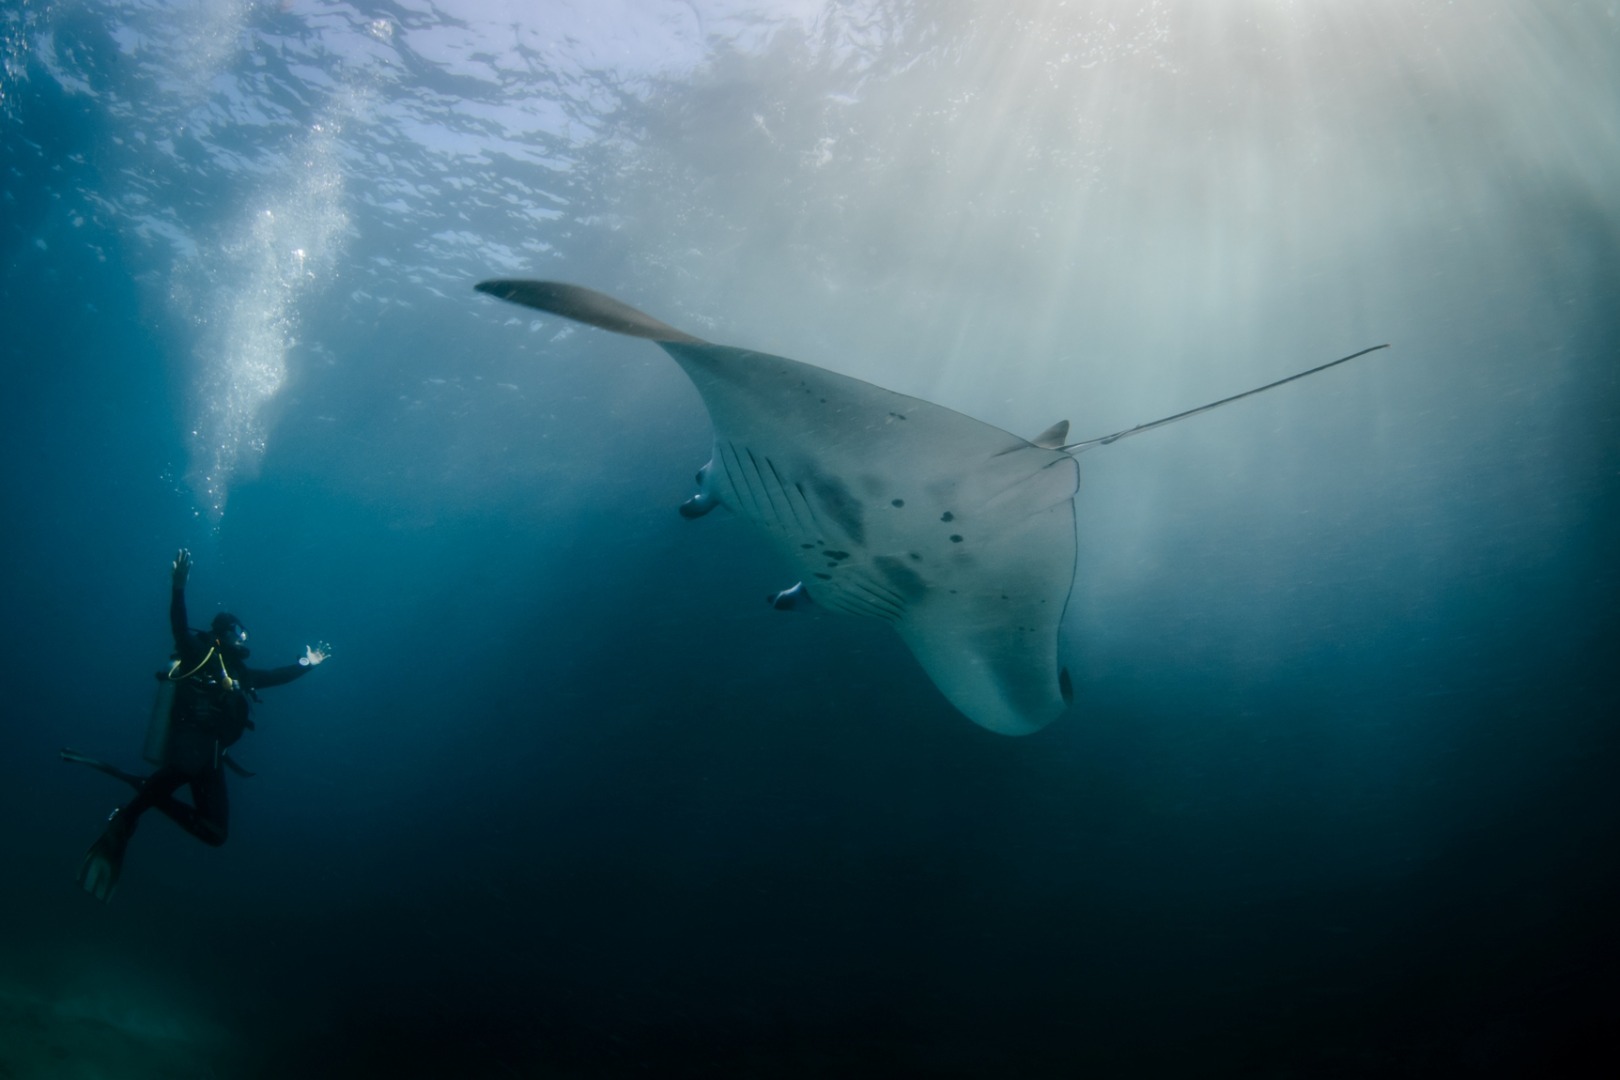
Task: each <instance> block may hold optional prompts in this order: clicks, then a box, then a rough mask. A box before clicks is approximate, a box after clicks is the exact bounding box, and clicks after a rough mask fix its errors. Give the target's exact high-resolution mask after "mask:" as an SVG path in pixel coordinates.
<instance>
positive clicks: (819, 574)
mask: <svg viewBox="0 0 1620 1080" xmlns="http://www.w3.org/2000/svg"><path fill="white" fill-rule="evenodd" d="M816 577H818V578H820V579H821V580H822V581H831V580H832V575H831V574H823V573H822V572H821V571H819V570H818V571H816Z"/></svg>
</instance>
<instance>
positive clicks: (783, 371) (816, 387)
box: [477, 281, 1385, 735]
mask: <svg viewBox="0 0 1620 1080" xmlns="http://www.w3.org/2000/svg"><path fill="white" fill-rule="evenodd" d="M477 288H478V290H479V291H480V292H485V293H489V294H490V295H491V296H495V297H499V298H500V299H502V300H509V301H511V302H513V303H517V304H523V305H525V306H527V307H532V308H538V309H539V310H541V311H545V312H550V313H552V314H555V315H561V316H563V317H564V318H568V319H573V320H575V321H577V322H582V323H586V324H588V325H591V326H597V327H600V328H602V329H604V330H611V331H613V332H615V333H620V334H628V335H630V336H633V337H641V338H648V339H650V340H652V341H655V342H657V343H658V345H659V346H660V347H662V348H663V350H664V351H665V352H667V353H668V354H669V355H670V356H671V357H672V358H674V360H675V362H676V363H677V364H679V365H680V366H681V370H683V371H685V372H686V375H687V377H688V378H690V379H691V380H692V383H693V385H695V386H696V387H697V391H698V394H699V395H700V396H701V397H702V398H703V403H704V405H705V406H706V407H707V408H708V411H709V419H710V420H711V422H712V423H713V425H714V455H713V457H712V459H711V460H710V461H709V463H708V464H707V465H705V466H704V467H703V468H702V469H701V470H700V471H699V473H698V484H699V491H698V494H696V495H695V496H693V497H692V498H691V499H690V500H689V501H688V502H687V503H686V504H685V505H683V506H682V507H681V513H682V514H684V515H685V516H687V517H701V516H702V515H703V514H706V513H708V512H709V511H710V510H712V509H713V508H714V507H716V506H725V507H727V508H728V509H730V510H732V511H733V512H735V513H737V514H739V515H741V516H742V517H743V518H744V519H746V520H747V521H748V522H749V523H750V524H752V525H754V526H756V527H757V528H758V529H759V530H760V531H761V532H763V533H764V534H765V536H766V537H767V538H769V540H770V541H771V543H772V545H773V546H774V547H775V548H776V550H777V552H778V553H779V554H780V555H782V556H783V557H784V558H785V559H787V560H788V561H789V562H790V563H791V564H793V565H794V566H795V567H796V568H797V569H798V571H799V573H800V575H801V576H802V579H803V580H802V581H801V582H800V583H799V584H798V585H795V586H794V587H793V588H791V589H787V590H784V591H783V592H781V593H778V594H776V595H775V596H773V597H772V598H771V602H772V603H773V604H775V605H776V606H777V607H782V608H786V607H791V606H793V604H794V603H795V602H796V601H801V600H803V599H804V598H805V597H806V596H807V595H808V596H811V597H814V599H815V600H816V602H818V603H820V604H821V605H823V606H825V607H828V608H831V609H833V610H835V611H842V612H847V613H849V614H851V615H863V616H867V617H869V618H874V619H881V620H883V621H884V622H887V623H889V624H891V625H892V626H893V627H894V628H895V630H896V631H897V632H898V633H899V634H900V637H901V639H902V640H904V641H905V643H906V645H907V646H908V647H909V648H910V649H911V652H912V654H913V655H914V656H916V658H917V661H918V662H919V663H920V664H921V665H922V667H923V670H924V671H926V672H927V673H928V676H929V678H931V679H932V680H933V681H934V685H936V686H938V687H939V689H940V691H941V692H942V693H943V694H944V695H945V697H946V698H947V699H949V700H950V702H951V704H952V705H954V706H956V708H957V709H959V710H961V712H962V713H963V714H965V715H966V716H967V717H968V718H969V719H971V720H973V721H974V722H975V723H977V724H980V725H982V726H983V727H986V728H989V729H990V730H991V731H996V732H1000V733H1001V734H1004V735H1027V734H1029V733H1031V732H1034V731H1038V730H1040V729H1041V728H1043V727H1045V726H1046V725H1047V724H1049V723H1051V722H1052V721H1053V720H1054V719H1056V718H1057V717H1058V716H1059V715H1061V714H1062V713H1063V712H1064V710H1065V709H1067V708H1068V706H1069V703H1070V701H1071V700H1072V698H1073V690H1072V688H1071V686H1070V682H1069V674H1068V672H1067V670H1065V669H1064V668H1063V667H1062V665H1061V664H1060V663H1059V660H1058V630H1059V628H1060V626H1061V625H1062V622H1063V611H1064V607H1065V606H1066V604H1067V603H1068V597H1069V592H1070V587H1071V585H1072V584H1073V580H1074V566H1075V552H1076V547H1075V519H1074V494H1075V492H1076V491H1077V490H1078V489H1079V485H1080V470H1079V465H1078V463H1077V462H1076V461H1075V459H1074V455H1075V454H1076V453H1078V452H1080V451H1081V450H1084V449H1086V448H1088V447H1090V446H1097V445H1103V444H1106V443H1110V442H1114V441H1116V440H1118V439H1121V438H1124V437H1125V436H1127V435H1134V434H1138V433H1140V432H1142V431H1147V430H1149V429H1151V428H1154V427H1158V426H1161V425H1163V424H1167V423H1170V422H1172V421H1175V420H1180V419H1183V418H1185V417H1187V416H1191V415H1193V414H1194V413H1198V412H1204V411H1206V410H1208V409H1212V408H1215V407H1216V406H1219V405H1224V404H1227V403H1228V402H1231V401H1236V400H1237V399H1238V398H1241V397H1247V396H1249V395H1250V394H1257V393H1259V392H1260V391H1262V390H1269V389H1271V388H1272V387H1273V386H1280V385H1281V384H1282V383H1285V382H1291V381H1293V380H1294V379H1299V378H1303V377H1304V376H1306V375H1310V374H1314V373H1315V372H1317V371H1322V370H1324V369H1326V368H1329V367H1332V366H1334V365H1335V364H1341V363H1344V362H1345V361H1346V360H1353V359H1355V357H1357V356H1362V355H1365V354H1366V353H1368V352H1372V351H1374V349H1378V348H1384V347H1385V346H1382V345H1380V346H1375V347H1374V349H1364V350H1362V352H1359V353H1355V354H1353V355H1352V356H1346V357H1343V358H1341V359H1339V360H1334V361H1332V362H1331V363H1328V364H1323V365H1321V366H1320V367H1316V368H1312V369H1311V370H1310V371H1304V372H1300V373H1299V374H1298V375H1291V376H1289V377H1288V378H1286V379H1281V380H1278V381H1277V382H1275V383H1270V384H1268V385H1266V386H1262V387H1258V388H1256V389H1254V390H1249V391H1245V392H1244V393H1242V394H1237V395H1234V396H1233V397H1230V398H1225V399H1223V400H1221V401H1217V402H1212V403H1211V404H1209V405H1204V406H1200V407H1199V408H1197V409H1191V410H1188V411H1187V412H1184V413H1178V414H1176V415H1175V416H1170V417H1165V418H1164V419H1162V420H1156V421H1153V422H1152V423H1150V424H1142V425H1139V426H1138V427H1135V428H1131V429H1128V430H1126V431H1122V432H1116V433H1114V434H1112V435H1107V436H1103V437H1101V438H1097V439H1088V440H1085V441H1083V442H1078V443H1068V444H1065V443H1064V442H1063V439H1064V437H1065V436H1066V435H1067V433H1068V428H1069V425H1068V422H1067V421H1063V422H1061V423H1058V424H1055V425H1053V426H1052V427H1051V428H1049V429H1048V430H1046V431H1044V432H1042V433H1041V434H1040V435H1037V436H1036V437H1035V438H1034V439H1033V440H1029V439H1022V438H1019V437H1018V436H1016V435H1012V434H1010V433H1008V432H1005V431H1002V430H1001V429H1000V428H996V427H992V426H991V425H989V424H985V423H981V422H980V421H978V420H975V419H973V418H972V417H969V416H964V415H963V414H961V413H959V412H954V411H952V410H951V409H947V408H945V407H943V406H940V405H935V404H932V403H930V402H927V401H922V400H921V399H919V398H914V397H907V396H906V395H905V394H897V393H895V392H894V391H892V390H884V389H883V388H881V387H877V386H873V385H872V384H871V383H866V382H862V381H861V380H859V379H852V378H850V377H848V376H845V375H838V374H835V373H833V372H830V371H826V370H823V369H822V368H818V367H814V366H812V365H810V364H803V363H800V362H798V361H796V360H789V359H786V358H784V357H780V356H771V355H769V354H767V353H758V352H750V351H748V350H746V349H736V348H731V347H729V346H726V345H712V344H710V343H708V342H706V341H703V340H701V339H699V338H695V337H693V336H691V335H690V334H685V333H682V332H681V331H679V330H677V329H675V328H674V327H672V326H668V325H666V324H664V323H661V322H659V321H658V320H656V319H654V318H652V317H650V316H648V315H645V314H643V313H641V312H639V311H637V310H635V309H634V308H631V307H629V306H627V305H625V304H623V303H620V302H619V301H617V300H615V299H613V298H612V297H610V296H607V295H605V294H603V293H599V292H595V291H593V290H591V289H585V288H581V287H580V286H577V285H564V284H560V283H556V282H541V281H485V282H482V283H480V284H479V285H478V286H477Z"/></svg>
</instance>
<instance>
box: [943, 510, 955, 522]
mask: <svg viewBox="0 0 1620 1080" xmlns="http://www.w3.org/2000/svg"><path fill="white" fill-rule="evenodd" d="M939 520H941V521H955V520H956V515H955V514H953V513H951V512H950V511H949V510H947V511H945V512H944V513H943V514H941V515H939Z"/></svg>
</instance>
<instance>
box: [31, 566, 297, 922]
mask: <svg viewBox="0 0 1620 1080" xmlns="http://www.w3.org/2000/svg"><path fill="white" fill-rule="evenodd" d="M173 570H174V575H173V589H172V591H171V593H170V598H169V625H170V627H171V629H172V630H173V632H174V649H175V655H174V663H173V664H172V666H171V667H170V668H169V670H168V672H167V673H159V675H158V678H159V679H160V680H164V682H163V684H162V685H163V689H164V691H171V690H172V694H168V693H165V694H164V695H163V696H161V697H160V698H159V703H158V707H157V709H156V710H154V715H153V729H152V730H151V731H149V732H148V737H147V760H149V761H151V762H152V763H153V764H154V765H156V766H157V767H158V768H157V771H156V772H154V773H152V774H151V775H150V776H146V777H141V776H136V775H135V774H133V773H127V772H124V771H123V770H122V769H119V768H116V767H114V766H112V765H108V764H106V763H104V762H101V761H96V760H95V759H93V758H89V757H86V756H85V755H83V754H80V753H78V752H77V751H74V750H63V751H62V759H63V760H64V761H71V762H75V763H77V764H82V765H89V766H91V767H92V768H95V769H99V770H100V771H101V772H104V773H107V774H108V775H109V776H113V777H116V778H117V779H119V780H122V781H124V782H125V783H127V784H129V785H130V786H131V787H133V788H134V789H135V797H134V798H133V799H131V800H130V801H129V802H128V803H126V804H125V805H123V806H121V807H119V808H118V809H116V810H114V811H113V812H112V814H111V816H110V817H108V819H107V827H106V829H105V830H103V831H102V834H101V836H100V838H99V839H97V840H96V842H95V843H93V844H91V845H90V850H89V851H88V852H86V853H85V856H84V862H83V863H82V864H81V865H80V867H79V884H81V885H83V886H84V889H85V891H86V892H88V893H90V894H91V895H92V896H94V897H95V898H96V899H97V900H102V901H106V900H109V899H111V898H112V894H113V889H114V888H115V887H116V886H117V884H118V874H119V871H120V870H121V869H122V867H123V861H124V848H125V846H126V845H128V843H129V838H130V836H132V835H133V834H134V832H135V826H136V824H137V823H138V822H139V821H140V817H141V815H142V814H144V813H145V812H146V811H147V810H149V809H153V808H156V809H157V810H159V811H161V812H162V813H163V814H165V815H166V816H168V817H169V818H171V819H172V820H173V821H174V822H175V824H177V825H179V826H180V827H181V828H182V829H184V830H186V832H188V833H190V834H191V835H193V836H195V837H196V838H197V839H199V840H201V841H202V842H203V843H205V844H208V845H210V846H211V847H218V846H219V845H221V844H223V843H224V842H225V837H226V834H227V831H228V827H229V820H230V818H229V809H230V808H229V804H228V802H227V801H226V795H225V768H226V767H230V768H231V769H232V770H234V771H236V772H237V773H239V774H241V775H243V776H251V775H252V774H251V773H249V772H247V771H246V770H245V769H243V768H242V767H241V766H240V765H237V764H236V762H234V761H232V760H231V758H230V757H229V756H228V754H227V753H226V751H227V749H228V748H229V747H230V746H231V745H232V744H234V743H235V742H236V741H237V740H238V739H240V738H241V737H242V733H243V732H244V731H246V730H247V729H249V728H251V727H252V726H253V721H252V720H250V719H248V706H249V700H250V699H251V700H253V701H257V700H258V695H257V694H256V693H254V691H256V690H262V689H264V688H265V687H268V686H280V685H282V684H283V683H289V682H292V681H293V680H294V679H297V678H299V677H301V676H303V675H305V674H307V673H308V672H309V671H310V670H311V669H312V668H314V667H316V666H318V665H319V664H320V663H321V662H322V661H323V660H325V659H326V658H327V655H328V647H327V646H325V645H318V646H316V647H313V648H311V647H309V646H305V648H304V655H303V656H301V657H300V658H299V659H298V662H297V663H296V664H289V665H287V666H286V667H278V668H271V669H270V670H268V671H260V670H257V669H255V668H250V667H248V666H247V662H246V661H247V657H248V647H247V630H246V629H244V628H243V626H242V623H241V620H239V619H238V618H237V617H236V616H235V615H232V614H230V613H229V612H224V611H222V612H220V613H219V614H218V615H215V616H214V619H213V622H212V623H211V624H210V625H209V628H208V630H207V631H206V632H202V631H193V630H191V629H190V628H189V627H188V626H187V624H186V578H187V577H188V576H189V575H190V573H191V553H190V552H189V551H187V550H186V549H185V548H181V549H180V551H179V552H178V553H177V554H176V555H175V557H174V566H173ZM164 697H167V698H168V700H167V701H166V702H165V701H164ZM165 705H166V707H165ZM185 784H189V785H190V786H191V802H190V803H189V804H187V803H185V802H182V801H180V800H179V799H177V798H175V795H174V793H175V792H176V791H177V790H179V788H180V787H181V786H182V785H185Z"/></svg>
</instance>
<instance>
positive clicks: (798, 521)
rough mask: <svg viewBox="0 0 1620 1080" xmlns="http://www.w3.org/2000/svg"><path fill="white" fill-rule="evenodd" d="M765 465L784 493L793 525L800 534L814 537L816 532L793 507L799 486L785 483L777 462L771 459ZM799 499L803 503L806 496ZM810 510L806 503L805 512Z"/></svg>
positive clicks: (778, 488)
mask: <svg viewBox="0 0 1620 1080" xmlns="http://www.w3.org/2000/svg"><path fill="white" fill-rule="evenodd" d="M765 464H766V466H767V467H768V468H769V469H770V470H771V479H773V480H775V481H776V489H777V490H778V491H780V492H781V493H782V501H783V502H785V503H787V508H788V512H789V513H791V514H792V515H793V523H794V524H795V525H797V526H798V527H799V532H800V534H801V535H814V533H815V532H816V530H815V529H813V528H811V527H810V526H809V525H806V524H805V522H804V519H803V518H802V517H800V516H799V508H798V507H797V506H794V505H793V490H794V488H796V487H798V485H797V484H794V485H793V487H789V486H788V485H787V484H786V483H785V482H783V480H782V474H781V473H780V472H778V471H777V470H776V462H774V461H772V460H771V459H770V458H766V459H765ZM799 498H800V500H801V501H803V498H804V496H803V495H802V494H801V495H800V496H799ZM809 509H810V506H809V504H808V503H806V504H805V510H806V511H809Z"/></svg>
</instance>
